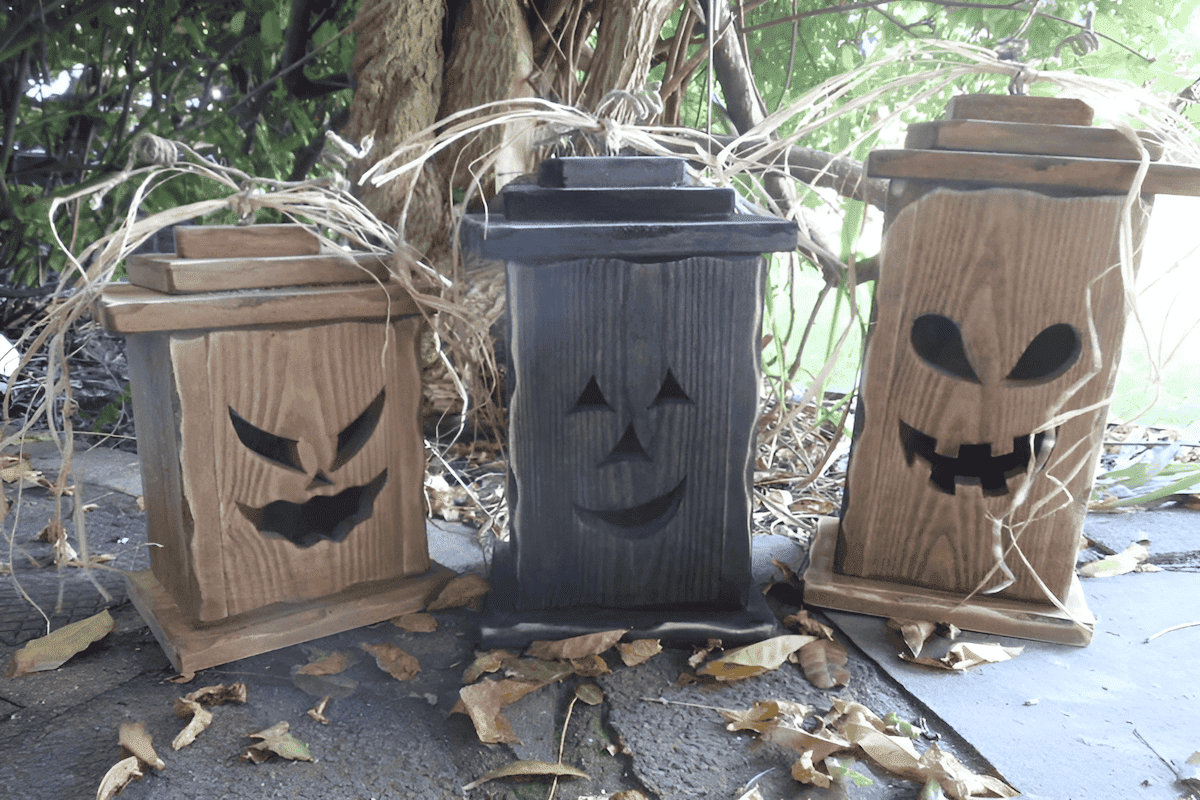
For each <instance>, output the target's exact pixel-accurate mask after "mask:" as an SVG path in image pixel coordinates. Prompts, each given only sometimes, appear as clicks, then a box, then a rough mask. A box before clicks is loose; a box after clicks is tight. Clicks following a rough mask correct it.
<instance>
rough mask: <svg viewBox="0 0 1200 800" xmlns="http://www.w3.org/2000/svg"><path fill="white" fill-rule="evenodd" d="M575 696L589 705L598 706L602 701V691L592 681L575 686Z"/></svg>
mask: <svg viewBox="0 0 1200 800" xmlns="http://www.w3.org/2000/svg"><path fill="white" fill-rule="evenodd" d="M575 696H576V697H578V698H579V699H580V700H582V701H583V702H585V703H587V704H588V705H589V706H598V705H600V704H601V703H603V702H604V692H603V691H602V690H601V689H600V687H599V686H597V685H596V684H594V683H581V684H579V685H578V686H576V687H575Z"/></svg>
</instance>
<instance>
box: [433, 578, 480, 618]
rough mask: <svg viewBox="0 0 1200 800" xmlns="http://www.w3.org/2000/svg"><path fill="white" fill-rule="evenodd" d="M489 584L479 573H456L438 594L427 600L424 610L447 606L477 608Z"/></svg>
mask: <svg viewBox="0 0 1200 800" xmlns="http://www.w3.org/2000/svg"><path fill="white" fill-rule="evenodd" d="M491 588H492V587H491V585H490V584H489V583H488V582H487V581H485V580H484V579H483V578H482V577H480V576H479V575H476V574H475V573H473V572H469V573H467V574H466V575H457V576H455V577H453V578H451V579H450V582H449V583H447V584H446V585H445V587H443V588H442V591H440V592H438V596H437V597H435V598H434V599H433V600H431V601H430V602H429V605H428V606H426V608H425V610H426V611H443V610H445V609H447V608H461V607H463V606H471V607H472V608H475V609H478V608H479V607H480V606H481V605H482V604H483V603H482V601H483V596H484V595H485V594H487V593H488V591H490V590H491Z"/></svg>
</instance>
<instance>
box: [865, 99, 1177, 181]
mask: <svg viewBox="0 0 1200 800" xmlns="http://www.w3.org/2000/svg"><path fill="white" fill-rule="evenodd" d="M947 113H948V115H949V116H950V119H945V120H938V121H935V122H926V123H920V124H916V125H911V126H909V129H908V136H907V138H906V139H905V143H904V144H905V148H906V149H904V150H876V151H874V152H873V153H871V155H870V158H869V159H868V162H867V174H868V175H870V176H871V177H877V178H906V179H916V180H930V181H944V182H956V183H970V184H976V185H978V184H987V185H996V186H1028V187H1041V188H1046V187H1052V188H1060V189H1070V190H1078V191H1081V192H1085V193H1095V194H1124V193H1125V192H1127V191H1129V187H1130V186H1131V185H1132V184H1133V181H1134V178H1135V176H1136V175H1137V171H1138V168H1139V167H1140V165H1141V154H1140V152H1139V150H1138V148H1137V147H1136V146H1135V145H1134V143H1133V142H1131V141H1129V140H1128V139H1127V138H1125V136H1123V135H1122V134H1121V133H1120V132H1119V131H1117V130H1115V129H1112V128H1096V127H1091V121H1092V109H1091V107H1089V106H1088V105H1087V104H1086V103H1083V102H1082V101H1080V100H1072V99H1062V98H1052V97H1010V96H1007V95H962V96H960V97H956V98H954V99H953V100H951V102H950V104H949V105H948V106H947ZM1138 136H1139V138H1140V139H1141V141H1142V144H1143V146H1144V147H1145V148H1146V150H1147V151H1148V153H1149V157H1150V159H1151V161H1157V160H1158V159H1159V158H1160V157H1161V155H1162V146H1161V144H1160V143H1159V142H1158V141H1157V140H1156V139H1155V138H1154V137H1153V136H1152V135H1150V134H1146V133H1139V134H1138ZM1142 192H1143V193H1146V194H1185V195H1200V168H1197V167H1191V166H1185V165H1181V164H1160V163H1152V164H1151V165H1150V169H1149V172H1148V173H1147V175H1146V178H1145V181H1144V183H1143V184H1142Z"/></svg>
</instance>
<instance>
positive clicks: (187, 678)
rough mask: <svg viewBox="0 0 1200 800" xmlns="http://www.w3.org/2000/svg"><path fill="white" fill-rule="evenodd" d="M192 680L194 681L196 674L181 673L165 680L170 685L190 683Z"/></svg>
mask: <svg viewBox="0 0 1200 800" xmlns="http://www.w3.org/2000/svg"><path fill="white" fill-rule="evenodd" d="M194 680H196V673H194V672H181V673H180V674H178V675H176V676H175V677H174V678H167V681H168V682H170V683H191V682H192V681H194Z"/></svg>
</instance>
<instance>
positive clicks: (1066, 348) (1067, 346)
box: [1008, 322, 1083, 383]
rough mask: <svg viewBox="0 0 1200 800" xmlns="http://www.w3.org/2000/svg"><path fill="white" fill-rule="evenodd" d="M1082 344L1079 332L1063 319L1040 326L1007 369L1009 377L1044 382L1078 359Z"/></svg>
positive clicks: (1010, 378)
mask: <svg viewBox="0 0 1200 800" xmlns="http://www.w3.org/2000/svg"><path fill="white" fill-rule="evenodd" d="M1082 350H1083V344H1082V342H1080V340H1079V334H1078V333H1076V332H1075V329H1074V328H1072V327H1071V326H1070V325H1068V324H1066V323H1065V322H1060V323H1058V324H1057V325H1051V326H1050V327H1048V328H1046V329H1045V330H1043V331H1042V332H1041V333H1039V334H1038V335H1037V336H1035V337H1033V341H1032V342H1030V343H1029V346H1028V347H1026V348H1025V352H1024V353H1022V354H1021V357H1020V358H1019V359H1018V360H1017V365H1016V366H1015V367H1013V369H1012V372H1010V373H1008V379H1009V380H1010V381H1018V382H1020V383H1045V382H1046V381H1051V380H1054V379H1055V378H1057V377H1058V376H1059V375H1062V374H1063V373H1064V372H1066V371H1067V370H1069V369H1070V368H1071V366H1072V365H1074V363H1075V362H1076V361H1078V360H1079V353H1080V352H1081V351H1082Z"/></svg>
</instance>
